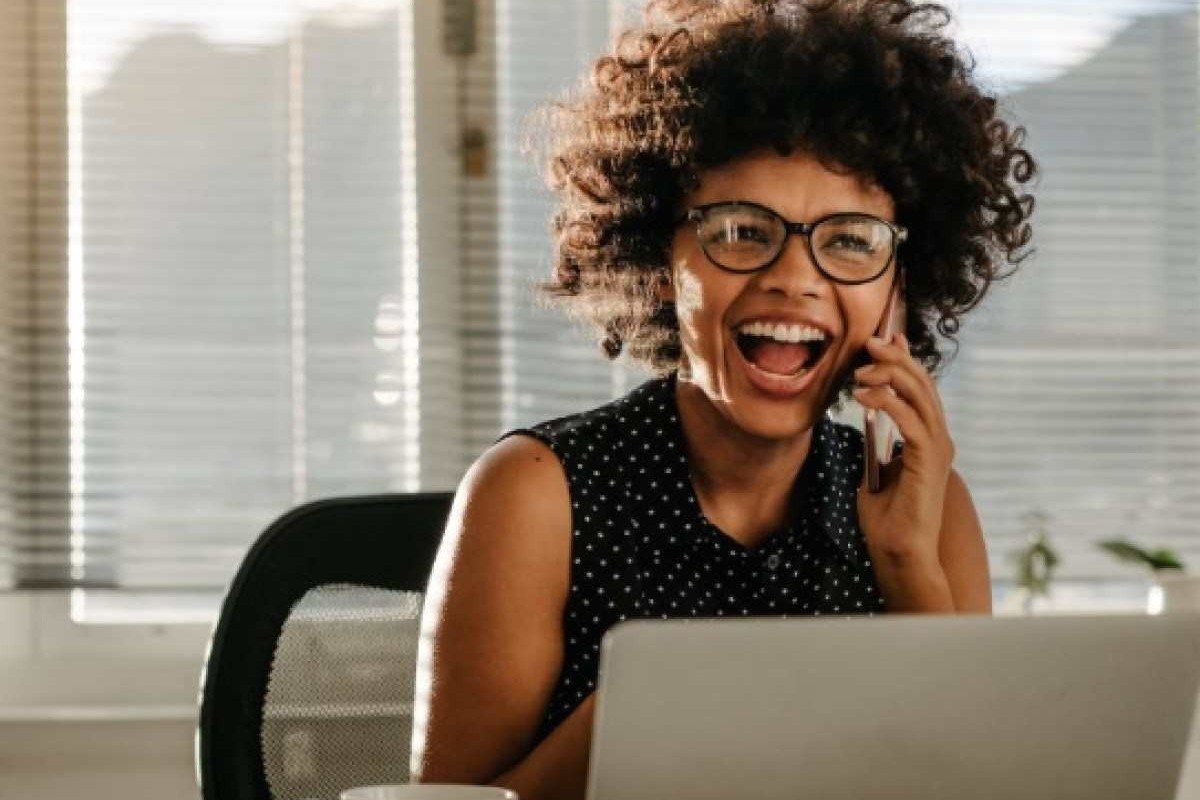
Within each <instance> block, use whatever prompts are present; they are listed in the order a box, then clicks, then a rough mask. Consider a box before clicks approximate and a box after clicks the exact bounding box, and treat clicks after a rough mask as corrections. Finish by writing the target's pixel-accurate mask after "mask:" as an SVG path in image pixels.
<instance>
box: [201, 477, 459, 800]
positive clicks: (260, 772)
mask: <svg viewBox="0 0 1200 800" xmlns="http://www.w3.org/2000/svg"><path fill="white" fill-rule="evenodd" d="M452 497H453V495H452V494H451V493H448V492H444V493H429V494H409V495H402V494H395V495H376V496H368V497H347V498H335V499H331V500H320V501H317V502H313V503H308V504H306V505H303V506H300V507H298V508H296V509H294V510H292V511H290V512H288V513H287V514H285V515H283V516H282V517H280V518H279V519H278V520H276V521H275V522H274V523H272V524H271V525H270V526H269V527H268V528H267V529H266V530H265V531H264V532H263V533H262V534H261V535H260V536H259V537H258V540H257V541H256V542H255V543H254V545H253V546H252V547H251V548H250V550H249V552H248V553H247V554H246V557H245V559H244V560H243V561H242V564H241V567H240V568H239V569H238V572H237V575H236V576H235V577H234V579H233V583H232V584H231V585H230V588H229V591H228V593H227V594H226V595H225V600H224V602H223V604H222V607H221V613H220V617H219V618H218V621H217V625H216V628H215V630H214V632H213V635H212V638H211V639H210V641H209V645H208V652H207V655H206V657H205V667H204V672H203V674H202V676H201V679H200V684H201V686H200V721H199V726H198V728H197V732H196V772H197V779H198V781H199V784H200V790H201V796H202V797H203V800H308V799H309V798H321V799H322V800H325V799H326V798H328V799H329V800H336V798H337V797H338V794H339V793H340V792H341V791H343V790H345V789H347V788H350V787H352V786H364V785H371V784H383V783H407V782H408V779H409V746H410V741H411V735H412V703H413V680H414V676H415V672H416V651H417V639H418V627H419V623H420V613H421V601H422V599H423V597H424V592H425V587H426V584H427V582H428V579H429V574H430V571H431V569H432V567H433V559H434V556H435V554H436V552H437V547H438V543H439V541H440V539H441V535H442V530H443V528H444V526H445V523H446V519H447V517H448V515H449V511H450V503H451V500H452Z"/></svg>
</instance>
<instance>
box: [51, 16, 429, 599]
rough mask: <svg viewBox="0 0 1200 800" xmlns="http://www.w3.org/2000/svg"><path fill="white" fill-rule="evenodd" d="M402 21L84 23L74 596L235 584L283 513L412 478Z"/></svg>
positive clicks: (72, 377) (75, 201)
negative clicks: (246, 555) (243, 561)
mask: <svg viewBox="0 0 1200 800" xmlns="http://www.w3.org/2000/svg"><path fill="white" fill-rule="evenodd" d="M31 5H35V4H31ZM36 5H37V6H38V7H39V9H40V8H41V7H42V6H43V4H36ZM45 5H49V4H45ZM406 7H407V6H406V4H400V3H395V2H391V3H389V2H374V3H367V2H360V3H356V4H349V5H346V4H334V3H316V2H306V3H301V2H298V1H297V2H283V1H281V0H251V1H250V2H243V3H238V4H236V5H229V4H207V5H205V4H162V3H122V4H97V3H87V2H72V3H68V4H67V5H66V9H65V11H66V14H65V25H64V29H63V30H60V31H59V32H58V34H56V35H62V34H65V35H64V36H63V39H64V41H65V42H66V45H67V47H66V54H67V55H66V59H65V72H66V81H65V88H66V96H67V103H66V106H67V108H66V110H67V115H66V119H65V120H64V122H66V123H67V125H66V129H67V131H68V133H69V135H68V137H67V139H66V142H67V154H66V155H67V163H68V169H69V180H68V181H67V188H68V202H67V211H68V229H67V231H66V234H67V241H68V243H69V259H68V267H69V269H68V276H67V279H66V280H63V279H62V278H63V276H61V275H54V274H48V275H42V274H39V275H38V279H39V282H40V283H39V291H41V292H43V293H45V294H46V295H47V296H54V297H57V296H60V295H61V296H65V297H66V299H67V309H66V314H65V315H64V318H65V319H66V320H67V322H68V327H69V335H68V339H69V341H68V343H67V345H68V346H67V348H66V349H67V353H68V356H69V368H68V369H66V370H58V371H54V370H51V369H46V370H43V371H42V373H41V374H43V375H51V374H53V376H54V380H55V381H56V383H57V384H59V385H62V384H63V383H65V384H66V385H67V387H68V391H69V411H70V414H69V417H70V421H69V427H67V426H64V432H69V440H70V441H69V445H70V447H69V453H70V455H69V458H70V471H69V479H70V484H69V486H70V495H69V506H68V511H69V513H68V516H67V519H66V521H67V523H68V524H67V525H66V526H63V527H65V530H64V529H63V527H60V528H58V529H57V530H54V529H51V530H49V531H46V532H45V534H44V536H45V537H46V538H49V537H56V539H57V541H58V543H59V550H58V553H57V555H58V560H59V562H60V564H65V565H66V567H67V568H68V573H67V574H66V575H65V576H64V575H61V574H60V575H58V576H56V577H58V578H64V577H65V578H66V579H67V581H68V582H69V583H71V584H72V585H81V586H88V587H91V586H116V587H121V588H131V589H135V588H136V589H160V588H171V589H178V588H213V587H220V586H222V585H223V584H224V583H225V582H226V581H227V580H228V579H229V578H230V577H231V575H232V571H233V568H234V567H235V566H236V564H237V561H238V559H239V558H240V557H241V555H242V553H243V552H244V549H245V547H246V545H247V544H248V542H249V541H251V540H252V538H253V536H254V535H255V534H256V533H257V532H259V531H260V530H261V529H262V528H263V527H264V526H265V525H266V523H267V522H269V521H270V520H271V519H272V518H273V517H275V516H277V515H278V514H280V513H281V512H282V511H284V510H286V509H287V508H288V507H290V506H292V505H294V504H296V503H299V502H302V501H304V500H306V499H309V498H313V497H319V496H325V495H332V494H343V493H357V492H371V491H386V490H400V489H404V488H406V487H410V486H412V485H415V484H416V483H417V482H418V480H419V475H416V474H414V473H413V469H412V465H413V464H414V463H418V462H416V460H415V458H414V456H415V453H416V447H415V446H414V445H413V444H412V443H411V439H412V437H411V433H412V430H411V429H412V419H411V417H412V415H413V410H414V408H417V407H418V404H417V403H416V402H415V398H414V396H413V394H414V387H413V386H412V385H411V382H410V381H409V380H408V376H409V375H410V374H411V373H412V372H413V368H414V365H413V363H412V362H413V361H414V359H415V356H416V355H417V354H416V353H415V352H414V351H413V342H414V341H415V340H416V339H417V337H416V331H415V330H413V329H412V327H413V326H412V325H411V324H410V323H411V321H412V319H414V318H415V314H414V310H413V308H412V302H411V294H412V293H411V292H409V291H408V290H409V288H410V284H413V283H415V282H414V281H413V279H412V276H411V275H410V274H409V270H408V266H409V265H408V263H407V262H409V261H410V260H411V253H410V252H408V251H407V250H406V248H409V247H410V246H411V243H410V242H406V241H405V236H406V232H407V230H408V227H407V226H408V225H409V222H410V220H409V219H408V218H407V217H408V216H409V215H410V213H411V209H409V208H406V207H405V198H406V196H407V195H408V193H410V192H411V190H412V187H411V186H410V185H407V184H406V178H407V177H409V176H408V175H406V172H410V171H411V163H410V162H411V159H410V160H409V161H408V162H406V156H405V152H406V150H405V148H406V144H407V143H408V141H409V140H410V139H411V129H410V128H406V127H405V124H404V120H403V118H402V117H403V111H404V110H405V108H406V107H410V106H411V104H409V106H406V103H408V101H409V98H408V97H407V96H406V95H407V93H408V92H409V89H408V83H409V81H410V80H411V77H412V75H411V63H405V58H404V56H405V53H406V47H407V49H408V50H411V46H410V44H411V38H412V28H411V20H409V19H408V18H407V17H406V16H405V15H406V13H408V12H406V10H405V8H406ZM40 33H41V31H38V30H35V31H34V35H35V36H37V35H39V34H40ZM406 37H407V40H408V41H407V42H406ZM34 45H35V46H36V47H39V48H40V47H42V46H43V45H44V43H43V42H42V41H41V40H35V42H34ZM410 60H411V59H410ZM47 350H49V351H51V352H53V350H54V348H53V347H49V348H47ZM58 522H59V524H60V525H61V523H62V522H63V520H62V519H61V518H60V519H59V520H58Z"/></svg>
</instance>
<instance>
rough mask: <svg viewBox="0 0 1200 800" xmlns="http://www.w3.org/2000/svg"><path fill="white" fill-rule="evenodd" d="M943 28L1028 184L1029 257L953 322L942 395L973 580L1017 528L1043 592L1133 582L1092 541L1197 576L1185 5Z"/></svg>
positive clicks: (1016, 15)
mask: <svg viewBox="0 0 1200 800" xmlns="http://www.w3.org/2000/svg"><path fill="white" fill-rule="evenodd" d="M959 12H960V14H961V25H960V36H961V38H962V40H963V41H965V42H966V43H967V44H968V45H969V46H971V48H972V50H973V51H975V52H976V53H977V55H978V56H979V60H980V70H981V74H982V75H983V76H984V77H985V79H987V80H989V81H991V82H992V83H993V84H994V85H995V86H996V87H997V88H999V89H1001V90H1002V93H1003V96H1004V103H1005V106H1006V108H1007V110H1008V113H1009V115H1010V116H1011V117H1012V118H1013V119H1014V120H1015V121H1017V122H1020V123H1022V124H1024V125H1025V126H1026V127H1027V128H1028V130H1029V138H1028V145H1029V147H1030V149H1031V151H1032V152H1033V154H1034V156H1035V157H1036V158H1038V159H1039V162H1040V166H1041V170H1042V177H1041V180H1040V184H1039V185H1038V187H1037V188H1036V191H1035V195H1036V197H1037V208H1036V211H1035V213H1034V220H1033V222H1034V245H1035V247H1036V248H1037V252H1036V254H1035V255H1034V256H1033V257H1032V258H1030V259H1029V260H1028V261H1027V262H1026V263H1025V265H1024V266H1023V267H1022V268H1021V270H1020V271H1019V272H1018V274H1017V276H1016V277H1015V278H1014V279H1013V280H1012V281H1011V282H1010V283H1008V284H1007V285H1002V286H1001V287H1000V288H998V289H997V290H996V292H995V294H994V295H993V296H992V297H991V298H990V299H989V300H987V301H986V302H985V306H984V308H983V309H982V310H981V311H980V312H979V313H978V314H977V315H975V316H974V318H968V319H967V320H966V322H965V323H964V326H963V332H962V337H961V338H962V349H961V352H960V355H959V357H958V358H957V360H956V362H955V364H954V365H953V367H951V369H950V370H949V373H948V375H947V378H946V380H945V381H944V383H943V392H944V396H945V399H946V404H947V409H948V413H949V414H950V419H951V427H952V430H953V433H954V436H955V441H956V445H957V447H958V453H959V456H958V460H957V466H958V468H959V470H960V471H961V472H962V474H963V475H964V478H965V479H966V480H967V483H968V485H969V486H970V488H971V491H972V493H973V495H974V497H975V501H976V504H977V506H978V508H979V511H980V515H981V517H982V520H983V524H984V530H985V533H986V535H987V539H988V544H989V550H990V554H991V560H992V573H993V577H994V578H1001V579H1003V578H1011V577H1012V576H1013V573H1014V570H1013V565H1012V562H1011V560H1010V558H1009V554H1010V553H1011V552H1013V551H1014V550H1015V549H1017V548H1018V547H1020V546H1021V545H1023V544H1024V543H1025V541H1026V539H1027V536H1028V533H1029V530H1030V521H1029V517H1028V515H1029V514H1030V513H1031V512H1039V513H1041V514H1045V515H1047V516H1048V517H1049V519H1048V522H1047V523H1046V527H1047V531H1048V533H1049V535H1050V539H1051V542H1052V543H1053V544H1054V546H1055V547H1056V548H1057V549H1058V550H1059V552H1060V555H1061V557H1062V561H1061V564H1060V566H1059V570H1058V574H1059V575H1060V576H1062V577H1067V578H1081V579H1086V578H1117V577H1122V576H1124V577H1129V576H1136V575H1137V574H1138V573H1137V572H1136V570H1135V569H1134V568H1133V567H1130V566H1127V565H1122V564H1119V563H1117V562H1115V561H1113V560H1112V558H1111V556H1109V555H1107V554H1106V553H1104V552H1103V551H1101V550H1100V549H1099V548H1098V547H1097V546H1096V543H1097V542H1098V541H1100V540H1103V539H1109V538H1125V537H1128V538H1132V539H1133V540H1135V541H1137V542H1139V543H1141V544H1144V545H1152V546H1155V547H1157V546H1168V547H1172V548H1175V549H1177V550H1178V551H1179V552H1180V553H1181V555H1182V556H1183V558H1184V560H1185V562H1188V563H1190V564H1191V565H1192V566H1193V567H1196V566H1200V535H1198V532H1197V530H1196V528H1195V520H1196V519H1197V516H1198V512H1200V489H1198V487H1200V424H1198V423H1200V404H1198V403H1197V401H1196V397H1197V396H1198V395H1197V391H1198V390H1200V383H1198V380H1200V348H1198V347H1197V346H1196V341H1197V337H1196V334H1197V329H1198V325H1200V322H1198V320H1200V313H1198V312H1200V283H1198V275H1200V272H1198V270H1197V266H1198V259H1197V234H1196V222H1197V209H1198V204H1197V188H1198V186H1197V170H1196V155H1197V145H1198V141H1197V126H1196V119H1197V117H1196V112H1197V67H1198V64H1197V25H1196V20H1197V4H1196V3H1195V2H1185V1H1183V0H1177V1H1176V2H1167V1H1164V2H1158V1H1157V0H1154V1H1152V2H1144V3H1134V2H1106V3H1100V4H1095V3H1076V2H1071V1H1070V0H1061V1H1060V2H1056V3H1038V4H1030V3H1017V4H1009V3H1005V4H1003V5H1001V4H997V3H991V2H986V0H962V2H961V3H960V4H959ZM1037 31H1052V32H1053V35H1051V34H1050V33H1047V34H1046V35H1044V36H1042V35H1037V34H1036V33H1031V32H1037Z"/></svg>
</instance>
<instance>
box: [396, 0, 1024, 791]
mask: <svg viewBox="0 0 1200 800" xmlns="http://www.w3.org/2000/svg"><path fill="white" fill-rule="evenodd" d="M948 19H949V15H948V13H946V12H945V11H944V9H942V8H940V7H939V6H934V5H921V4H916V3H912V2H909V0H826V1H825V2H810V3H803V2H783V1H782V0H780V1H779V2H767V0H733V1H732V2H730V1H728V0H727V1H726V2H718V0H674V1H669V2H656V1H655V0H651V3H650V4H649V7H648V9H647V14H646V24H645V27H644V28H642V29H639V30H635V31H631V32H627V33H626V34H625V35H624V36H623V37H621V38H620V39H619V41H618V44H617V46H616V49H615V52H614V53H613V54H611V55H608V56H605V57H602V58H600V59H599V60H598V61H597V62H596V64H595V65H594V68H593V71H592V81H591V84H590V86H589V87H588V88H586V89H585V90H582V91H581V92H580V93H579V94H578V95H577V96H575V97H574V98H572V99H571V100H570V101H568V102H566V103H562V104H559V105H557V106H555V107H554V108H553V109H552V110H551V111H550V112H549V113H548V119H547V123H548V124H547V126H546V130H547V131H548V132H549V134H550V135H549V136H548V138H547V141H546V147H547V150H548V163H549V164H550V183H551V186H552V187H553V188H554V189H555V190H556V191H557V192H558V196H559V200H560V205H559V208H558V211H557V214H556V216H555V221H554V223H555V224H554V229H555V232H556V234H557V240H556V248H557V261H556V269H555V275H554V280H553V281H551V282H550V283H549V284H547V285H546V286H545V287H544V288H545V289H546V290H547V292H548V293H549V294H550V295H551V296H553V297H555V298H558V299H559V300H561V301H563V302H564V303H565V304H566V305H567V306H568V309H569V310H570V311H572V312H573V313H574V314H575V315H576V316H579V317H582V318H584V319H586V320H588V321H589V322H591V323H592V324H594V325H595V326H596V328H597V329H598V330H599V332H600V333H601V335H602V337H603V344H604V348H605V350H606V352H607V354H608V356H609V357H610V358H615V357H616V356H617V355H619V354H620V353H621V352H622V351H623V350H627V351H628V352H629V354H630V356H631V357H632V358H634V359H635V360H638V361H640V362H642V363H644V364H647V365H648V366H650V367H651V368H652V369H653V370H654V371H655V372H656V374H657V375H658V377H656V378H655V379H653V380H650V381H648V382H646V383H645V384H643V385H642V386H641V387H639V388H638V389H636V390H635V391H633V392H631V393H630V394H629V395H627V396H626V397H624V398H621V399H619V400H617V401H614V402H613V403H610V404H607V405H605V406H603V407H601V408H598V409H594V410H592V411H590V412H587V413H582V414H576V415H572V416H570V417H566V418H563V419H559V420H553V421H550V422H546V423H543V424H542V425H539V426H536V427H534V428H531V429H525V430H521V431H513V432H510V435H507V436H506V437H504V438H502V439H501V440H500V441H499V442H498V443H497V444H496V445H494V446H493V447H492V448H491V449H490V450H488V451H487V452H486V453H484V454H483V455H482V456H481V457H480V458H479V460H478V461H477V462H476V463H475V464H474V465H473V466H472V468H471V469H470V471H469V472H468V474H467V476H466V477H465V478H464V480H463V483H462V485H461V486H460V488H459V491H458V495H457V498H456V501H455V505H454V510H453V512H452V514H451V520H450V524H449V528H448V530H447V533H446V540H445V542H444V544H443V546H442V550H441V552H440V553H439V556H438V563H437V567H436V569H435V575H434V578H433V581H432V583H431V587H430V592H429V594H428V597H427V604H426V609H425V616H424V621H423V625H424V633H425V644H424V647H423V650H422V665H421V684H420V685H421V691H420V694H419V698H418V701H419V702H418V720H417V726H416V733H415V737H416V738H415V749H414V761H415V763H416V766H417V771H418V773H419V775H420V779H421V780H424V781H430V782H469V783H495V784H499V785H503V786H507V787H509V788H512V789H514V790H516V791H517V792H518V793H519V795H520V796H521V797H522V799H523V800H539V799H540V798H578V797H582V795H583V790H584V785H585V777H586V766H587V753H588V743H589V734H590V728H591V719H592V703H593V694H592V692H593V691H594V688H595V682H596V666H597V663H596V662H597V660H598V655H599V654H598V646H599V642H600V639H601V637H602V636H603V634H604V632H605V631H606V630H607V629H608V628H609V627H611V626H612V625H613V624H616V623H617V622H619V621H620V620H623V619H627V618H630V617H656V616H661V617H680V616H726V615H731V616H733V615H737V616H744V615H754V614H789V613H791V614H812V615H816V614H860V613H861V614H874V613H877V612H882V611H888V612H911V613H954V612H959V613H970V612H974V613H988V612H990V608H991V601H990V583H989V576H988V567H987V557H986V551H985V547H984V542H983V537H982V534H981V531H980V525H979V521H978V518H977V516H976V514H975V511H974V508H973V505H972V502H971V498H970V494H969V492H968V491H967V488H966V486H965V485H964V484H963V481H962V479H961V478H960V477H959V476H958V474H957V473H956V472H955V471H954V470H953V469H952V466H951V463H952V460H953V457H954V446H953V444H952V442H951V440H950V436H949V433H948V430H947V425H946V419H945V415H944V413H943V409H942V405H941V401H940V399H939V397H938V392H937V388H936V385H935V384H934V382H933V379H932V378H931V377H930V371H931V370H934V369H936V368H937V367H938V366H939V364H940V362H941V356H940V354H939V352H938V349H937V346H936V343H935V339H934V334H933V330H932V327H933V326H934V325H936V329H937V331H938V332H939V333H940V334H942V335H943V336H945V337H950V336H952V335H953V333H954V332H955V331H956V330H957V327H958V322H959V318H960V316H961V315H962V314H963V313H964V312H966V311H968V310H970V309H971V308H972V307H974V306H975V305H976V304H977V303H978V302H979V300H980V299H981V298H982V296H983V294H984V292H985V291H986V289H987V288H988V286H989V284H990V283H991V282H992V281H993V280H995V279H996V278H998V277H1001V274H1000V262H1001V261H1006V262H1007V263H1008V264H1010V265H1015V264H1017V263H1018V262H1019V261H1020V260H1021V258H1022V257H1023V256H1024V253H1022V252H1021V250H1022V248H1024V247H1025V245H1026V244H1027V243H1028V240H1029V235H1030V232H1029V225H1028V221H1027V220H1028V218H1029V216H1030V214H1031V212H1032V206H1033V200H1032V198H1031V197H1029V196H1028V195H1027V194H1020V193H1019V188H1020V186H1019V185H1020V184H1023V183H1025V182H1027V181H1029V180H1030V179H1031V178H1032V176H1033V174H1034V172H1035V165H1034V162H1033V159H1032V158H1031V157H1030V155H1029V154H1028V153H1027V152H1026V151H1025V150H1024V149H1022V148H1021V146H1020V145H1021V141H1022V136H1023V133H1024V132H1023V130H1021V129H1020V128H1017V129H1016V130H1010V128H1009V127H1008V126H1007V125H1006V124H1005V123H1004V122H1003V121H1001V120H999V119H997V118H996V103H995V100H994V99H993V98H992V97H989V96H988V95H987V94H985V93H984V92H982V91H981V90H980V89H979V88H978V87H977V86H976V85H975V84H974V82H973V80H972V77H971V69H972V67H971V66H968V65H966V64H964V63H963V61H962V59H961V58H960V56H959V54H958V52H957V51H956V49H955V46H954V44H953V42H952V41H951V40H950V39H948V38H946V37H945V36H943V35H942V33H941V31H942V28H944V26H945V25H946V24H947V22H948ZM788 223H791V224H788ZM901 274H902V276H903V280H902V284H901ZM894 285H896V286H899V285H903V289H904V298H905V300H906V301H907V308H908V312H907V319H906V322H905V327H904V331H905V333H904V335H901V336H897V337H896V338H895V339H894V340H893V341H890V342H884V341H881V340H879V339H876V338H874V337H873V336H872V334H873V333H874V332H875V330H876V329H877V328H878V326H879V324H880V319H881V315H882V314H883V311H884V306H885V303H886V302H887V299H888V295H889V292H890V291H891V290H892V287H893V286H894ZM931 323H932V325H931ZM851 390H852V392H853V396H854V397H855V398H856V399H857V400H858V402H859V403H860V404H861V405H863V406H864V407H866V408H874V409H881V410H882V411H884V412H886V413H887V414H888V415H890V416H891V417H892V418H893V419H894V420H895V422H896V423H897V426H898V427H899V430H900V432H901V435H902V437H903V439H904V442H905V445H904V448H903V452H902V455H901V456H900V457H899V458H898V459H897V460H895V461H894V462H893V463H892V464H890V465H889V467H888V469H887V470H886V471H885V475H884V481H883V486H882V489H881V491H879V492H878V493H871V492H868V491H866V490H865V489H864V488H863V487H862V482H863V477H862V476H863V455H862V438H861V435H860V434H859V433H858V432H857V431H855V430H853V429H851V428H849V427H845V426H841V425H836V424H834V423H833V422H832V421H831V420H830V418H829V417H828V416H827V415H826V411H827V409H828V408H829V407H830V406H831V405H833V404H835V403H836V402H838V401H839V399H840V398H842V397H843V396H844V395H845V394H846V393H848V392H850V391H851ZM514 434H515V435H514Z"/></svg>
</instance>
